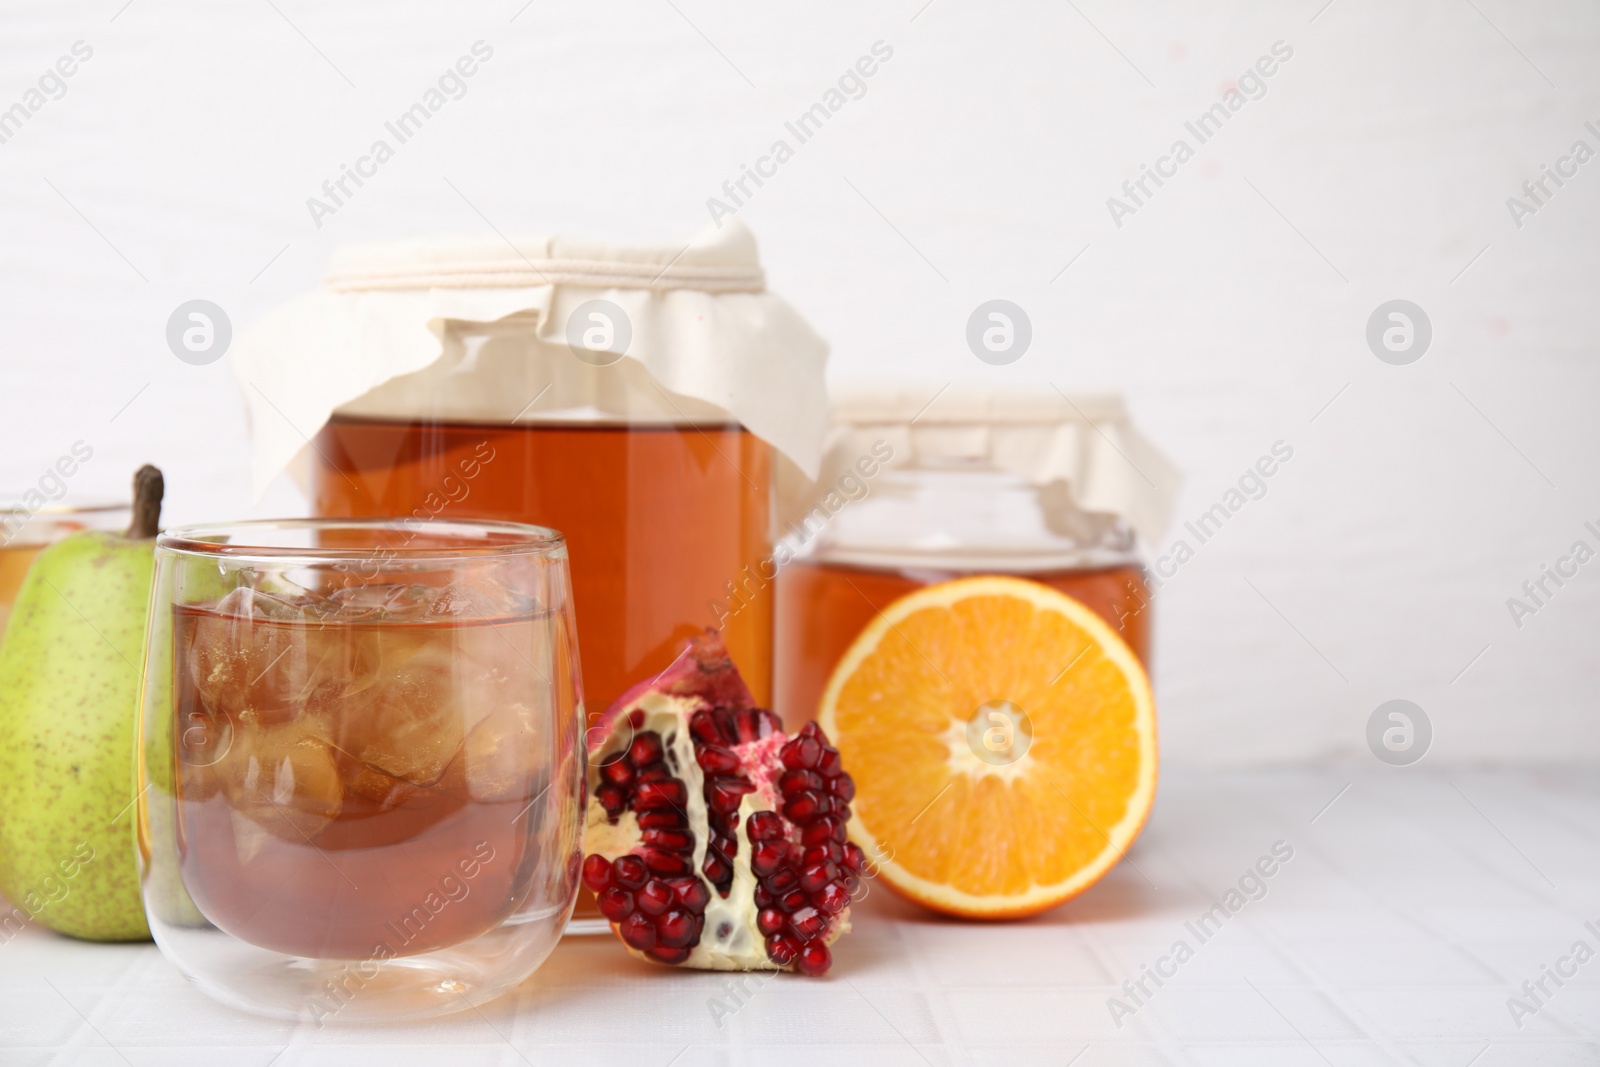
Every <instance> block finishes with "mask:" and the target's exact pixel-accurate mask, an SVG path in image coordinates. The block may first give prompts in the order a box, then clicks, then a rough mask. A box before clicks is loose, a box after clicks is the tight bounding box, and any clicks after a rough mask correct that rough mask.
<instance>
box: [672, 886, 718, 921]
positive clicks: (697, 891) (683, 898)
mask: <svg viewBox="0 0 1600 1067" xmlns="http://www.w3.org/2000/svg"><path fill="white" fill-rule="evenodd" d="M672 893H673V896H675V897H676V898H677V901H678V903H679V904H682V905H683V906H684V907H686V908H688V909H689V910H690V911H692V912H694V913H695V914H697V915H698V914H703V913H704V912H705V910H706V905H707V904H709V903H711V894H710V893H708V892H706V886H705V883H704V882H702V881H700V879H698V878H680V879H678V880H677V881H674V882H673V883H672Z"/></svg>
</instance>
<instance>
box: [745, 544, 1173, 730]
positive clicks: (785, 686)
mask: <svg viewBox="0 0 1600 1067" xmlns="http://www.w3.org/2000/svg"><path fill="white" fill-rule="evenodd" d="M968 574H969V572H964V571H961V572H958V571H953V570H933V569H926V568H906V569H901V570H887V569H876V568H871V567H861V566H849V565H845V564H841V563H836V562H818V561H811V560H796V561H795V562H793V563H790V564H788V565H787V566H785V567H784V568H783V569H782V570H781V571H779V573H778V579H777V583H776V584H777V589H778V604H777V650H778V651H777V665H776V675H777V698H776V710H777V711H778V713H779V714H780V715H781V716H782V717H783V719H784V722H785V724H786V726H787V727H788V729H790V730H793V729H796V728H797V727H798V726H799V725H800V724H802V723H804V722H805V721H806V720H808V719H812V718H815V717H816V714H817V707H818V704H819V703H820V702H821V700H822V694H823V691H824V690H825V689H826V688H827V686H828V679H829V678H830V677H831V676H832V674H833V669H834V667H835V666H837V665H838V663H839V660H840V659H842V658H843V657H844V654H845V652H846V651H848V650H849V648H850V645H851V643H852V642H854V641H855V639H856V637H857V635H859V634H860V633H861V631H862V630H864V629H865V628H866V627H867V624H868V623H870V622H871V621H872V620H873V618H874V617H875V616H876V615H877V613H878V612H879V611H881V610H883V609H884V608H886V607H888V606H889V605H890V604H892V603H894V601H896V600H898V599H900V598H901V597H902V596H905V595H906V594H907V593H910V592H912V591H914V590H917V589H920V588H922V587H924V586H927V585H932V584H934V583H936V582H944V581H949V580H951V579H953V578H963V577H967V576H968ZM1020 577H1024V578H1029V579H1032V580H1033V581H1037V582H1042V583H1043V584H1045V585H1048V586H1050V587H1051V588H1053V589H1056V590H1059V591H1060V592H1063V593H1065V594H1067V595H1068V596H1070V597H1073V598H1074V599H1077V600H1080V601H1082V602H1083V603H1084V604H1085V605H1086V606H1087V607H1089V608H1090V609H1091V610H1092V611H1094V612H1095V613H1096V614H1097V615H1099V616H1100V617H1101V618H1103V619H1105V620H1106V622H1108V623H1110V624H1111V626H1112V628H1113V629H1115V630H1116V631H1117V632H1118V633H1119V634H1121V635H1122V637H1123V639H1124V640H1125V641H1127V642H1128V645H1129V647H1130V648H1132V649H1133V651H1134V654H1135V655H1137V656H1138V657H1139V661H1140V662H1141V663H1143V664H1144V665H1145V666H1146V667H1148V666H1149V654H1150V613H1149V610H1148V607H1149V590H1148V588H1147V583H1146V579H1145V573H1144V569H1143V568H1142V567H1141V566H1139V565H1138V564H1137V563H1132V562H1129V563H1123V564H1118V565H1115V566H1108V567H1100V568H1092V569H1081V570H1056V571H1047V572H1042V573H1031V574H1024V575H1020Z"/></svg>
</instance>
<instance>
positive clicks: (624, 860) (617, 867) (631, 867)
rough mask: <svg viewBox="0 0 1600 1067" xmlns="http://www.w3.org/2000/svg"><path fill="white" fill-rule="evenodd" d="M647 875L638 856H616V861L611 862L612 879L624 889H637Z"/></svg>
mask: <svg viewBox="0 0 1600 1067" xmlns="http://www.w3.org/2000/svg"><path fill="white" fill-rule="evenodd" d="M647 877H649V872H647V871H646V870H645V868H644V861H643V860H641V859H640V858H639V857H638V856H618V857H617V859H616V862H614V863H612V864H611V878H612V880H613V881H614V882H616V883H617V884H618V885H620V886H621V887H622V888H624V889H638V888H639V887H640V886H642V885H644V880H645V879H646V878H647Z"/></svg>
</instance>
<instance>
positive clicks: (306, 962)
mask: <svg viewBox="0 0 1600 1067" xmlns="http://www.w3.org/2000/svg"><path fill="white" fill-rule="evenodd" d="M151 605H152V608H151V614H150V626H149V631H148V634H147V637H146V642H145V657H144V676H145V678H144V692H143V702H142V709H141V714H140V734H139V742H138V775H139V787H140V790H141V791H140V793H139V801H138V816H139V817H138V844H139V854H140V875H141V884H142V887H143V893H144V903H145V911H146V913H147V915H148V917H149V921H150V927H151V930H152V932H153V933H154V935H155V939H156V942H157V944H159V945H160V947H161V950H162V952H163V953H165V954H166V956H167V957H168V959H170V960H171V961H172V962H173V963H174V964H176V965H177V967H178V968H179V969H180V970H182V971H183V972H184V973H185V974H186V975H187V976H188V977H189V978H191V979H192V980H193V981H194V982H195V983H196V984H197V985H199V986H200V988H201V989H203V990H205V991H206V992H207V993H209V994H211V995H212V996H214V997H216V998H217V999H219V1000H222V1001H224V1002H225V1003H228V1004H230V1005H233V1006H235V1007H239V1008H243V1009H247V1010H252V1011H256V1012H260V1013H265V1014H270V1015H275V1016H279V1017H288V1018H295V1019H308V1020H313V1021H316V1022H318V1023H321V1022H324V1021H328V1020H338V1021H358V1020H373V1019H389V1018H415V1017H420V1016H425V1015H437V1014H443V1013H446V1012H450V1011H456V1010H462V1009H465V1008H467V1007H469V1006H476V1005H478V1004H481V1003H483V1002H485V1001H487V1000H490V999H492V998H494V997H496V996H498V995H500V994H501V993H503V992H505V991H507V990H508V989H510V988H512V987H513V986H515V985H516V984H517V983H519V982H521V981H522V980H523V979H524V978H526V977H527V976H528V975H529V974H531V973H533V971H534V970H535V969H536V968H537V967H538V966H539V965H540V964H541V963H542V962H543V961H544V959H545V957H546V956H547V955H548V954H549V953H550V950H551V949H552V948H553V947H554V945H555V943H556V941H557V939H558V938H559V936H560V934H561V930H562V927H563V926H564V924H565V923H566V921H567V917H568V915H569V914H570V912H571V909H572V904H573V900H574V897H575V895H576V892H577V885H578V883H577V872H578V863H579V859H580V852H581V827H582V804H583V788H584V785H583V782H584V759H585V753H584V746H583V707H582V686H581V683H580V679H579V667H578V649H577V639H576V631H575V629H574V625H573V614H572V597H571V591H570V581H569V578H568V573H567V550H566V544H565V542H564V540H563V538H562V536H561V534H559V533H557V532H555V531H553V530H549V529H544V528H541V527H536V526H525V525H520V524H517V523H507V522H441V521H423V520H414V519H407V520H364V521H354V520H304V521H268V522H244V523H238V524H234V525H227V526H209V527H188V528H185V529H178V530H172V531H169V532H167V533H166V534H163V535H162V536H161V537H160V538H159V539H158V540H157V542H156V571H155V582H154V589H153V592H152V599H151Z"/></svg>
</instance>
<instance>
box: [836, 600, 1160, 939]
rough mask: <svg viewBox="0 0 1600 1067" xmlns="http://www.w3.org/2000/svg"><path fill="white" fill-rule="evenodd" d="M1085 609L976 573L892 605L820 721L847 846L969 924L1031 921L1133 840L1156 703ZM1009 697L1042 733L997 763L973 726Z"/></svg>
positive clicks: (839, 678)
mask: <svg viewBox="0 0 1600 1067" xmlns="http://www.w3.org/2000/svg"><path fill="white" fill-rule="evenodd" d="M962 586H965V587H966V589H968V590H970V594H971V595H965V596H962V595H960V589H958V587H962ZM1030 586H1032V588H1028V587H1030ZM1039 590H1043V592H1042V593H1041V592H1039ZM952 598H954V599H952ZM919 599H920V600H922V601H924V602H925V606H921V605H919V604H918V603H916V602H917V601H918V600H919ZM1062 602H1066V604H1067V605H1071V606H1070V607H1063V603H1062ZM1074 607H1075V608H1076V609H1077V610H1073V608H1074ZM1086 615H1090V613H1089V612H1088V611H1087V609H1085V608H1083V607H1082V605H1078V604H1077V603H1076V602H1075V601H1071V600H1070V599H1069V598H1067V597H1064V596H1062V595H1061V594H1059V593H1056V592H1054V591H1053V590H1049V589H1045V588H1044V587H1042V586H1037V585H1035V584H1034V583H1029V582H1025V581H1022V580H1020V579H993V578H988V579H983V578H980V579H965V580H962V581H958V582H951V583H946V584H945V585H943V586H935V587H931V588H930V589H929V590H924V591H922V592H921V593H916V594H912V596H911V597H908V598H906V600H904V601H902V602H900V603H899V604H897V605H894V606H891V607H890V608H889V609H888V610H887V611H886V613H885V617H883V618H880V620H878V622H876V623H875V624H874V625H873V626H872V627H869V629H868V630H867V631H866V632H864V633H863V635H862V638H861V639H859V640H858V642H857V646H856V647H855V648H852V650H851V653H850V654H849V655H847V656H846V657H845V660H844V661H843V662H842V663H841V665H840V668H839V671H840V673H839V674H836V676H835V678H834V681H833V683H832V684H830V686H829V691H828V694H827V695H826V696H825V698H824V711H823V719H824V721H823V727H824V729H825V730H826V731H827V732H828V734H829V735H830V736H831V737H833V739H834V742H835V744H837V745H838V746H839V749H840V752H841V754H842V755H843V757H844V763H845V766H846V767H848V768H850V770H851V773H852V774H853V775H854V777H855V779H856V783H857V799H856V802H855V811H856V818H855V820H854V821H853V824H852V827H851V829H852V834H853V836H855V837H856V839H857V840H858V841H861V842H862V843H863V847H867V845H866V841H865V840H863V839H867V840H870V841H872V842H873V843H874V844H875V845H876V848H872V847H867V851H868V855H869V856H881V857H882V860H881V867H882V872H883V875H884V877H885V878H886V880H887V881H888V882H889V884H890V885H891V886H893V887H894V888H896V889H899V890H901V891H902V892H905V893H906V894H907V895H910V896H912V897H914V898H916V899H919V900H921V901H922V902H923V903H926V904H930V905H931V906H934V907H939V908H940V909H941V910H948V911H954V912H956V913H958V914H997V915H998V914H1022V913H1030V912H1032V911H1037V910H1042V909H1043V908H1044V907H1050V906H1053V905H1054V904H1055V903H1059V902H1060V901H1061V900H1063V899H1066V897H1067V896H1071V895H1073V894H1075V893H1076V892H1080V891H1081V890H1082V889H1084V888H1087V886H1088V885H1089V884H1092V882H1093V880H1094V879H1095V878H1097V877H1098V876H1099V874H1101V873H1103V872H1104V870H1106V869H1109V867H1110V866H1111V865H1112V864H1113V863H1114V862H1115V861H1116V859H1117V858H1119V856H1120V854H1121V852H1122V851H1124V850H1125V849H1126V848H1127V845H1128V844H1129V843H1131V841H1132V839H1133V836H1134V835H1136V834H1137V831H1138V827H1139V824H1141V823H1142V822H1143V819H1144V816H1145V814H1146V813H1147V811H1148V808H1149V803H1150V800H1151V797H1152V795H1153V787H1154V757H1155V753H1154V736H1153V734H1154V719H1153V708H1152V706H1151V702H1150V698H1149V689H1148V684H1147V682H1146V680H1145V678H1144V675H1143V672H1142V671H1141V670H1140V669H1139V667H1138V664H1137V661H1136V660H1135V659H1134V657H1133V656H1132V653H1131V652H1129V651H1128V649H1127V647H1126V646H1125V645H1123V644H1122V643H1121V641H1120V639H1119V638H1117V637H1116V636H1115V635H1114V634H1113V633H1112V632H1111V631H1110V630H1109V628H1107V627H1106V626H1105V625H1104V624H1103V623H1101V622H1100V620H1098V619H1097V618H1092V616H1091V618H1089V619H1085V618H1084V616H1086ZM874 631H876V633H875V632H874ZM863 643H865V644H866V645H870V646H871V647H870V649H866V650H864V649H863V647H862V646H863ZM863 651H864V652H865V654H864V655H859V654H858V653H862V652H863ZM996 701H1007V702H1009V703H1010V704H1011V705H1013V706H1015V707H1017V708H1020V709H1021V710H1022V712H1023V713H1025V715H1026V717H1027V720H1026V722H1027V726H1029V727H1031V730H1024V731H1022V732H1025V733H1031V741H1030V742H1029V744H1028V747H1027V748H1026V751H1025V752H1023V754H1022V755H1021V756H1020V758H1016V759H1015V760H1014V761H1011V762H1008V763H1004V765H1002V766H994V765H991V764H990V763H986V762H984V761H983V760H981V759H980V758H979V757H978V755H975V754H974V751H975V750H974V749H973V748H972V747H971V745H969V743H968V736H969V735H968V734H967V732H966V731H967V724H968V723H969V722H971V721H973V720H974V719H977V720H978V722H979V727H978V735H977V736H980V737H981V736H982V732H981V730H982V726H983V724H984V723H986V722H987V721H989V720H987V719H986V717H985V714H986V713H985V712H984V710H983V709H984V706H985V705H986V704H988V703H989V702H996Z"/></svg>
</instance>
